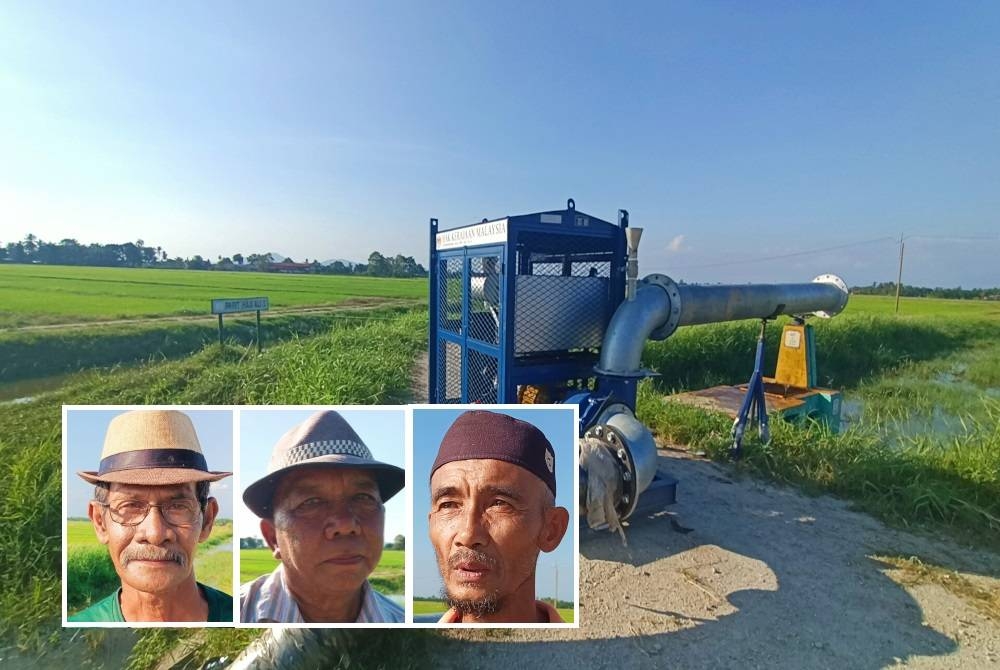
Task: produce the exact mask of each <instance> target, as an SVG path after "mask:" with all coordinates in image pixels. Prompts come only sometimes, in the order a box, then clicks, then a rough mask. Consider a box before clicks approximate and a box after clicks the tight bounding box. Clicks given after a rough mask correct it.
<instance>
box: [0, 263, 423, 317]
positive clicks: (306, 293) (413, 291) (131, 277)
mask: <svg viewBox="0 0 1000 670" xmlns="http://www.w3.org/2000/svg"><path fill="white" fill-rule="evenodd" d="M256 296H267V297H269V298H270V305H271V309H272V310H276V309H278V310H280V309H290V308H301V307H317V306H333V305H340V304H344V303H353V304H359V303H364V302H371V301H381V300H386V299H407V300H419V299H425V298H426V296H427V282H426V280H421V279H387V278H381V277H362V276H358V277H354V276H341V275H295V274H280V273H273V272H223V271H212V270H157V269H152V268H97V267H75V266H73V267H71V266H59V265H13V264H11V265H0V328H11V327H17V326H28V325H42V324H66V323H78V322H85V321H106V320H113V319H135V318H143V317H158V316H191V315H209V314H210V312H211V309H210V308H211V300H212V299H213V298H248V297H256Z"/></svg>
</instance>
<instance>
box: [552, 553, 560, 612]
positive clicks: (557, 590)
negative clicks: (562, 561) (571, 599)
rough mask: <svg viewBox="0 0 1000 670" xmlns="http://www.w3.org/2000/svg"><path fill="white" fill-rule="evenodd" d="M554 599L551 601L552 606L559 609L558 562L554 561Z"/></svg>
mask: <svg viewBox="0 0 1000 670" xmlns="http://www.w3.org/2000/svg"><path fill="white" fill-rule="evenodd" d="M555 568H556V601H555V602H554V603H552V606H553V607H555V608H556V609H559V564H558V563H556V565H555Z"/></svg>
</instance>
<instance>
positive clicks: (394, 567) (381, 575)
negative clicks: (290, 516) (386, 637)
mask: <svg viewBox="0 0 1000 670" xmlns="http://www.w3.org/2000/svg"><path fill="white" fill-rule="evenodd" d="M405 558H406V552H405V551H400V550H398V549H385V550H383V551H382V560H380V561H379V563H378V566H377V567H376V568H375V572H373V573H372V576H371V577H370V578H369V581H370V582H371V583H372V585H373V586H374V587H375V588H376V589H378V590H379V591H381V592H382V593H385V594H387V595H393V594H401V593H403V589H404V578H403V565H404V560H405ZM276 567H278V561H277V559H275V558H274V556H272V555H271V550H270V549H240V583H241V584H242V583H244V582H248V581H250V580H251V579H256V578H257V577H260V576H261V575H266V574H267V573H269V572H271V571H272V570H274V569H275V568H276Z"/></svg>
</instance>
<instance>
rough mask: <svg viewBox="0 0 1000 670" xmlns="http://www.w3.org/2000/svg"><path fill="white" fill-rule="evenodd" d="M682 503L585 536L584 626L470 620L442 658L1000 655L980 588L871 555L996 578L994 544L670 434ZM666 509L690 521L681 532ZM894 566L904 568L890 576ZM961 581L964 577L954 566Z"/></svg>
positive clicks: (839, 659)
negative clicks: (812, 487)
mask: <svg viewBox="0 0 1000 670" xmlns="http://www.w3.org/2000/svg"><path fill="white" fill-rule="evenodd" d="M659 461H660V468H661V469H663V470H666V471H669V472H670V473H672V474H673V475H674V476H676V477H677V478H678V479H679V480H680V485H679V490H678V503H677V504H676V505H673V506H671V507H670V508H669V511H667V512H659V513H657V514H653V515H650V516H646V517H644V518H639V519H633V520H632V523H631V524H630V526H629V528H628V529H627V534H628V548H625V547H623V546H622V542H621V540H620V539H618V538H617V537H614V536H611V535H610V534H608V533H606V532H605V533H594V532H592V531H589V530H586V531H584V533H583V535H582V537H581V542H580V553H581V557H580V627H579V628H578V629H568V630H559V631H548V630H538V629H535V630H530V629H529V630H504V631H495V630H477V631H473V630H469V631H454V630H453V631H451V632H449V633H448V635H449V636H450V637H452V638H454V639H456V640H462V641H463V642H462V643H461V644H457V643H456V644H451V645H448V646H447V648H446V649H442V650H441V652H440V653H438V654H436V656H437V659H436V663H437V664H439V665H440V666H441V667H445V668H464V669H467V668H478V667H484V668H485V667H513V668H519V667H520V668H523V667H540V668H549V667H580V668H583V667H586V668H662V667H666V666H671V667H679V668H722V667H724V668H735V667H739V668H881V667H886V666H894V665H904V666H907V667H913V668H1000V623H998V621H997V620H996V619H995V618H991V617H990V616H989V615H988V614H987V613H986V610H984V609H983V608H982V607H978V608H977V607H976V603H975V602H974V598H970V597H969V596H968V594H963V593H961V592H960V590H958V589H953V588H945V587H944V586H940V585H938V583H936V582H935V581H934V580H925V581H923V582H922V583H921V582H918V583H917V584H915V585H912V586H903V585H902V584H901V583H900V582H902V581H907V580H905V579H904V578H905V576H906V575H905V574H904V572H903V571H902V570H900V569H895V568H893V567H891V566H889V565H887V564H885V563H882V562H880V561H878V560H876V559H875V558H873V556H875V555H895V556H903V557H909V556H918V557H920V558H921V559H922V560H923V561H924V562H925V563H933V564H935V565H938V566H941V567H944V568H947V569H949V570H954V571H958V572H959V573H960V574H961V575H963V576H964V577H965V578H966V579H967V580H969V583H971V584H972V585H974V586H975V587H977V588H985V589H992V590H993V592H994V593H996V592H997V591H996V590H997V589H1000V579H998V577H1000V557H998V556H997V555H995V554H992V553H989V552H983V551H973V550H969V549H965V548H962V547H959V546H956V545H955V544H954V543H953V542H950V541H948V540H945V539H937V538H932V537H927V536H920V535H916V534H912V533H908V532H902V531H898V530H892V529H889V528H886V527H885V526H884V525H883V524H881V523H879V522H878V521H876V520H874V519H873V518H872V517H870V516H867V515H865V514H860V513H856V512H853V511H851V510H850V508H849V505H848V504H846V503H844V502H842V501H839V500H835V499H833V498H830V497H819V498H812V497H808V496H805V495H802V494H801V493H799V492H797V491H796V490H793V489H790V488H785V487H778V486H774V485H770V484H767V483H764V482H762V481H759V480H756V479H753V478H748V477H736V476H734V472H735V471H734V470H733V469H732V468H731V467H730V466H724V465H718V464H715V463H712V462H709V461H705V460H701V459H695V458H691V457H689V456H688V455H687V454H686V453H684V452H681V451H670V450H661V451H660V456H659ZM670 516H673V517H674V519H675V520H676V521H678V522H679V524H680V525H682V526H684V527H688V528H691V529H692V531H691V532H689V533H680V532H677V531H676V530H674V529H673V528H672V524H671V523H670ZM897 580H898V581H897ZM959 581H961V580H959Z"/></svg>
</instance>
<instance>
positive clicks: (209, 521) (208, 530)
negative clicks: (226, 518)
mask: <svg viewBox="0 0 1000 670" xmlns="http://www.w3.org/2000/svg"><path fill="white" fill-rule="evenodd" d="M218 514H219V501H218V500H216V499H215V498H209V499H208V500H207V501H206V502H205V511H204V512H203V513H202V515H201V534H200V535H198V541H199V542H204V541H205V540H207V539H208V536H209V535H211V534H212V526H213V525H215V517H216V516H218Z"/></svg>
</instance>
